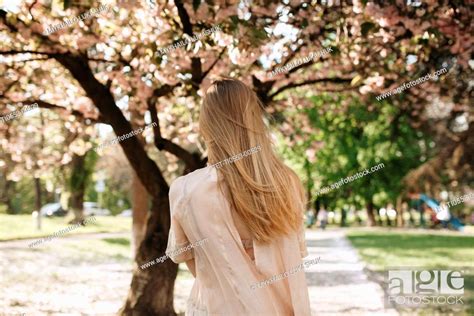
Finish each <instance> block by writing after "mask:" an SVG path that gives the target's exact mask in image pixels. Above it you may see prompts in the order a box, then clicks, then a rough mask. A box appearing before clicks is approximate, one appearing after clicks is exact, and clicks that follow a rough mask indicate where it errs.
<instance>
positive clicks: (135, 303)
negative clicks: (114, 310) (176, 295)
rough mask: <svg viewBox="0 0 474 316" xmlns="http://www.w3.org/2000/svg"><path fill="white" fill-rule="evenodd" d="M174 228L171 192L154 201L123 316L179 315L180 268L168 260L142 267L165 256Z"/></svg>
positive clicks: (122, 310) (121, 312)
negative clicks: (176, 284)
mask: <svg viewBox="0 0 474 316" xmlns="http://www.w3.org/2000/svg"><path fill="white" fill-rule="evenodd" d="M169 227H170V215H169V200H168V192H163V194H161V195H160V196H159V197H158V198H154V199H152V207H151V213H150V217H149V219H148V224H147V228H146V233H145V237H144V239H143V242H142V243H141V244H140V247H139V251H138V253H137V255H136V257H135V262H136V263H137V265H136V266H135V267H134V270H133V278H132V284H131V287H130V290H129V292H128V297H127V301H126V303H125V306H124V307H122V309H121V310H120V312H119V313H120V315H127V316H136V315H154V316H165V315H166V316H168V315H176V313H175V312H174V308H173V291H174V280H175V279H176V276H177V274H178V265H176V264H174V263H173V262H172V261H171V260H169V259H168V260H165V261H164V262H162V263H157V264H155V265H153V266H151V267H148V268H146V269H144V270H142V269H141V268H140V266H141V265H142V264H145V263H147V262H149V261H151V260H153V259H156V258H159V257H161V256H164V255H165V250H166V246H167V242H168V231H169Z"/></svg>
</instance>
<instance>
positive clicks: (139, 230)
mask: <svg viewBox="0 0 474 316" xmlns="http://www.w3.org/2000/svg"><path fill="white" fill-rule="evenodd" d="M132 172H133V170H132ZM148 208H149V207H148V192H147V191H146V189H145V187H144V186H143V184H142V183H141V182H140V179H139V178H138V176H137V174H136V173H135V172H133V181H132V251H133V256H136V254H137V250H138V248H139V246H140V244H141V242H142V240H143V238H144V237H145V232H146V219H147V216H148Z"/></svg>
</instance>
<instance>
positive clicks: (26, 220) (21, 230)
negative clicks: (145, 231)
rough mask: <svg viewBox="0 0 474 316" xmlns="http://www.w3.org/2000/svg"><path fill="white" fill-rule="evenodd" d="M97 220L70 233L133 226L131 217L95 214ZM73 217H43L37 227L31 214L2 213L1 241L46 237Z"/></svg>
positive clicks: (65, 226) (126, 228) (128, 229)
mask: <svg viewBox="0 0 474 316" xmlns="http://www.w3.org/2000/svg"><path fill="white" fill-rule="evenodd" d="M95 218H96V221H94V222H90V223H88V224H86V226H82V227H78V228H76V229H73V230H71V231H70V232H68V233H67V234H66V235H69V234H84V233H112V232H128V231H130V230H131V227H132V219H131V218H130V217H115V216H95ZM70 220H71V217H43V218H42V219H41V222H42V229H41V231H38V230H37V229H36V222H35V221H34V220H33V218H32V216H31V215H7V214H0V241H1V240H11V239H24V238H36V237H45V236H48V235H51V234H53V233H54V232H57V231H60V230H62V229H65V228H67V227H68V226H70V224H68V222H69V221H70Z"/></svg>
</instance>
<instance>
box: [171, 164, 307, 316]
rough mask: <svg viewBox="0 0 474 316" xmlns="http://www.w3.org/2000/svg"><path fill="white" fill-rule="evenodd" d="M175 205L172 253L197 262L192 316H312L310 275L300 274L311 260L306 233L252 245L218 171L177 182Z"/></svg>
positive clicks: (180, 259)
mask: <svg viewBox="0 0 474 316" xmlns="http://www.w3.org/2000/svg"><path fill="white" fill-rule="evenodd" d="M170 205H171V215H172V226H171V231H170V239H169V243H168V249H167V254H168V255H169V256H170V258H171V259H172V260H173V261H174V262H176V263H179V262H184V261H187V260H191V259H193V258H194V260H195V270H196V281H195V284H194V287H193V290H192V293H191V297H190V299H189V304H188V309H187V313H186V314H187V315H239V316H240V315H310V311H309V299H308V292H307V287H306V280H305V276H304V270H303V269H297V268H298V267H299V266H300V265H301V263H302V261H301V257H302V256H306V248H305V245H304V235H303V234H302V231H301V232H300V234H301V235H300V236H297V234H296V233H293V234H290V235H288V236H283V237H280V238H277V239H275V240H274V241H272V242H271V243H268V244H261V243H257V242H254V241H252V239H251V236H250V233H249V232H248V230H247V229H246V226H245V224H244V223H243V222H242V221H241V220H240V219H239V217H238V216H236V214H235V212H232V208H231V206H230V204H229V202H228V201H227V198H226V197H225V196H224V194H223V193H222V192H221V190H220V189H219V185H218V175H217V170H216V168H214V167H206V168H203V169H199V170H196V171H195V172H193V173H191V174H188V175H186V176H183V177H180V178H178V179H177V180H175V182H174V183H173V185H172V186H171V190H170ZM189 245H193V248H192V249H190V250H188V251H183V249H187V248H186V247H188V246H189ZM188 248H189V247H188ZM180 249H181V250H180ZM253 258H255V260H253ZM292 269H293V270H298V271H296V272H295V273H293V274H291V271H292ZM285 272H287V275H283V278H282V279H280V280H276V276H277V275H279V274H282V273H285ZM290 274H291V275H290ZM272 277H274V279H273V280H269V281H268V282H267V284H263V283H261V284H260V283H259V282H261V281H265V280H268V279H271V278H272Z"/></svg>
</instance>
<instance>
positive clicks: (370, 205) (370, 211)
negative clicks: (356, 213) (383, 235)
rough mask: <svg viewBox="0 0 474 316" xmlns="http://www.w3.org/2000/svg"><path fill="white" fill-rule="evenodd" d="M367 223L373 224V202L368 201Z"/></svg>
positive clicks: (371, 225)
mask: <svg viewBox="0 0 474 316" xmlns="http://www.w3.org/2000/svg"><path fill="white" fill-rule="evenodd" d="M366 208H367V225H368V226H370V227H373V226H375V224H376V222H375V215H374V203H373V202H372V201H370V202H369V203H367V206H366Z"/></svg>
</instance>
